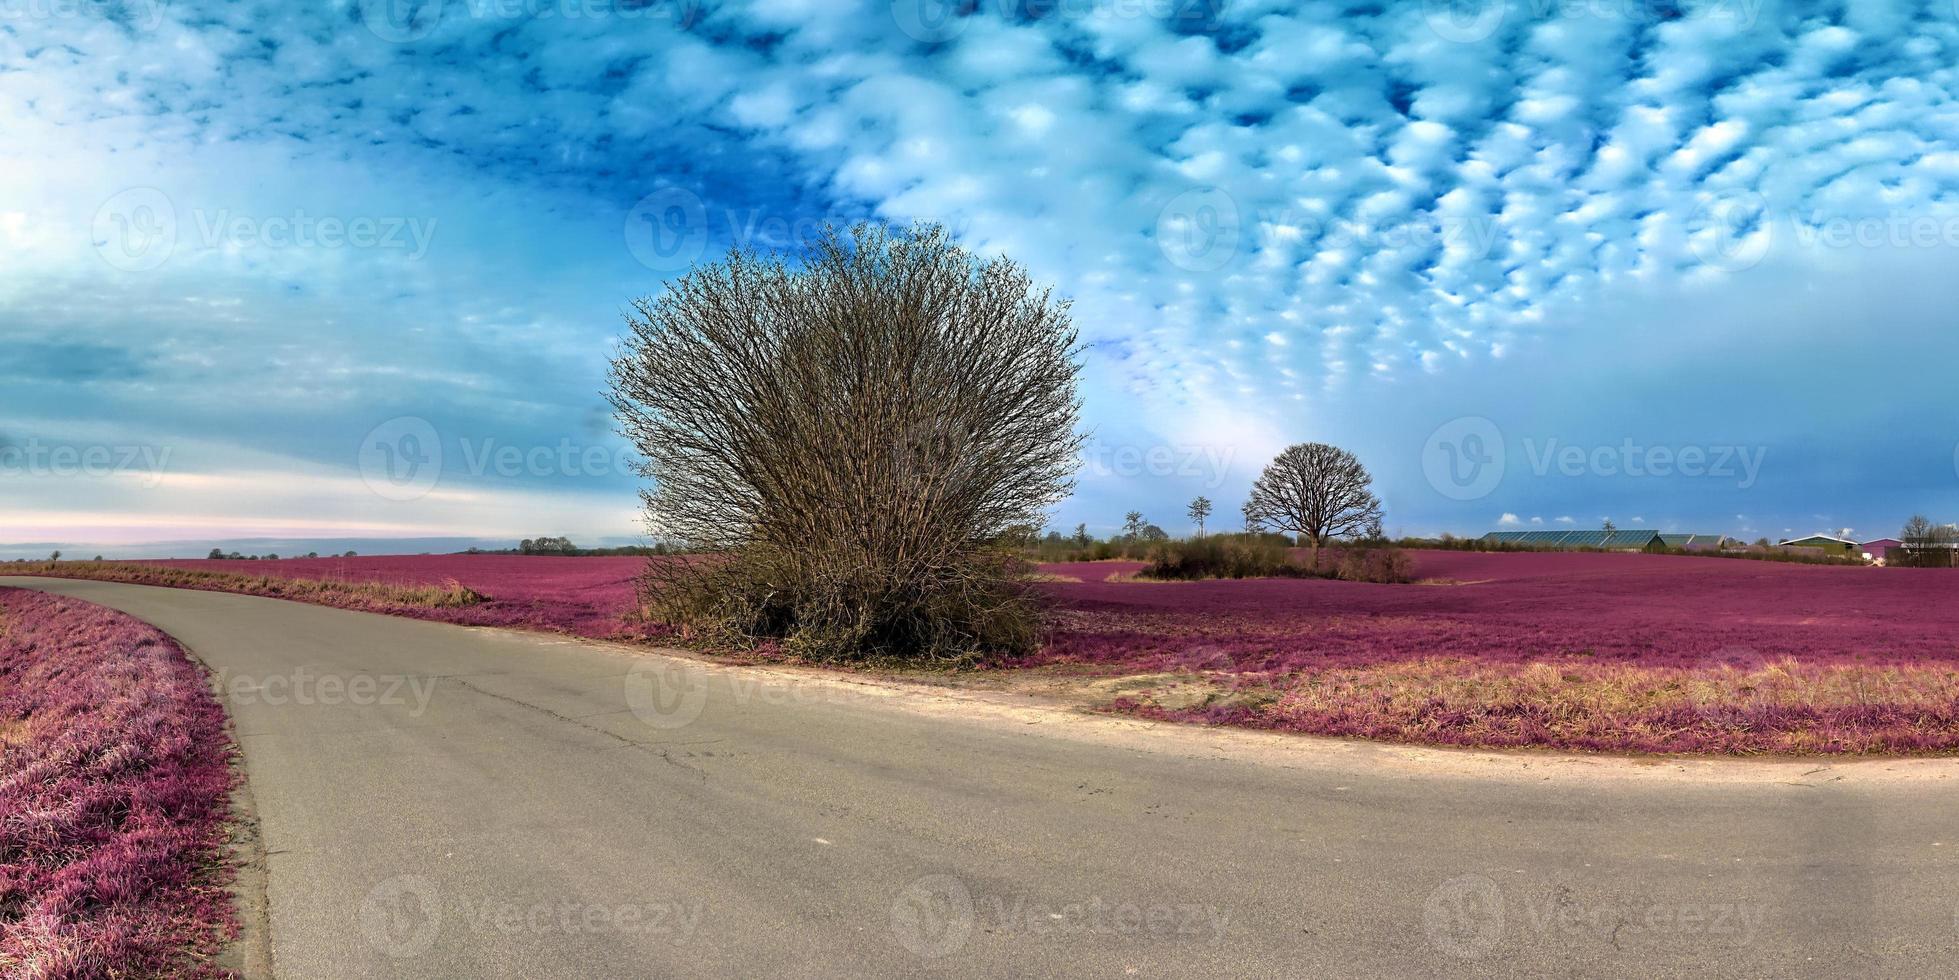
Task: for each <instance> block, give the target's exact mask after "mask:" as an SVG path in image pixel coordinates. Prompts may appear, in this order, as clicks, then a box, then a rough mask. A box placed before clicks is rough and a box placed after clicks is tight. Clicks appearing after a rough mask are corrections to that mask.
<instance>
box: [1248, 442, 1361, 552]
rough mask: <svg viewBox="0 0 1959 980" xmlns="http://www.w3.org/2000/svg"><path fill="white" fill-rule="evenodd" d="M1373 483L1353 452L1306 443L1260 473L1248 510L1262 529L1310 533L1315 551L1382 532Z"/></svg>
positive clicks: (1253, 485) (1302, 533) (1296, 447)
mask: <svg viewBox="0 0 1959 980" xmlns="http://www.w3.org/2000/svg"><path fill="white" fill-rule="evenodd" d="M1372 482H1373V478H1372V477H1370V476H1368V475H1367V468H1366V467H1363V466H1361V465H1360V460H1358V459H1355V458H1354V454H1353V453H1350V452H1348V451H1346V450H1344V449H1341V448H1339V447H1337V446H1329V445H1327V444H1326V443H1323V442H1307V443H1300V444H1299V445H1296V446H1290V447H1287V449H1286V451H1285V452H1282V453H1280V454H1279V456H1278V458H1277V459H1274V460H1273V461H1272V462H1271V464H1270V465H1268V466H1266V467H1265V472H1263V473H1261V474H1259V477H1258V480H1257V482H1255V483H1253V484H1252V495H1251V499H1250V500H1248V501H1246V502H1245V514H1246V517H1247V518H1248V520H1250V521H1251V522H1254V523H1256V524H1257V525H1258V526H1260V527H1268V528H1273V529H1276V530H1280V531H1285V532H1288V533H1290V534H1296V535H1300V536H1302V537H1305V538H1306V539H1308V540H1309V541H1311V542H1312V545H1313V548H1314V549H1315V550H1317V549H1319V548H1321V547H1323V546H1324V545H1325V544H1326V543H1327V542H1328V541H1330V540H1332V539H1334V538H1348V537H1372V536H1374V535H1377V534H1379V533H1380V531H1381V501H1380V498H1378V497H1376V496H1374V494H1373V492H1372V491H1370V490H1369V489H1368V485H1369V484H1370V483H1372Z"/></svg>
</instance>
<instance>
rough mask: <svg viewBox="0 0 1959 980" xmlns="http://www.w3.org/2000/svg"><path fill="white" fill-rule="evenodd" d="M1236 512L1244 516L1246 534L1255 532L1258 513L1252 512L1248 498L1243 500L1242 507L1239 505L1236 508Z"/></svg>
mask: <svg viewBox="0 0 1959 980" xmlns="http://www.w3.org/2000/svg"><path fill="white" fill-rule="evenodd" d="M1238 512H1239V514H1241V515H1243V517H1244V518H1245V533H1246V534H1255V533H1257V531H1258V514H1257V513H1255V512H1253V510H1252V502H1251V501H1249V500H1247V501H1245V505H1244V506H1243V507H1240V508H1239V509H1238Z"/></svg>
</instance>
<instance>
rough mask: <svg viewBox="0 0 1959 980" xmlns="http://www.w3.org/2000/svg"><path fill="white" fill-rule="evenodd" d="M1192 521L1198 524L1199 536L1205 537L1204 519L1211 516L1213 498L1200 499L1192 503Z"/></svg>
mask: <svg viewBox="0 0 1959 980" xmlns="http://www.w3.org/2000/svg"><path fill="white" fill-rule="evenodd" d="M1189 513H1190V519H1191V520H1193V521H1196V522H1197V536H1198V537H1200V538H1201V537H1203V536H1204V518H1206V517H1209V516H1211V498H1209V497H1198V498H1197V499H1196V500H1193V501H1191V502H1190V511H1189Z"/></svg>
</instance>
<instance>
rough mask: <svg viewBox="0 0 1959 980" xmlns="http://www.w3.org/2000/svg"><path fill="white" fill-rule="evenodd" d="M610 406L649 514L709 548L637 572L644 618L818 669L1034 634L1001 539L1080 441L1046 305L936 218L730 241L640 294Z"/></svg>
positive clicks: (999, 646) (1071, 386)
mask: <svg viewBox="0 0 1959 980" xmlns="http://www.w3.org/2000/svg"><path fill="white" fill-rule="evenodd" d="M635 311H636V312H635V314H634V315H631V316H629V317H628V320H629V323H630V325H631V328H632V333H631V336H630V337H628V338H627V340H626V342H625V347H624V350H623V352H622V353H621V354H620V356H619V357H618V358H617V359H616V360H615V361H614V362H613V365H612V374H611V381H612V395H611V400H612V403H613V405H614V407H615V408H616V409H617V411H618V417H619V419H620V421H621V423H622V424H623V426H624V431H625V434H626V435H627V436H628V437H629V438H630V439H632V441H633V443H634V444H635V445H636V446H637V447H638V448H639V451H640V453H641V454H642V455H643V456H644V457H645V459H646V463H645V465H644V466H643V467H642V470H641V472H642V473H643V474H644V475H645V476H648V477H650V478H652V480H653V481H654V485H653V487H652V489H650V490H647V491H643V492H642V497H643V498H644V500H645V503H646V513H647V520H648V524H649V527H650V528H651V529H652V531H653V532H654V533H655V534H657V535H661V536H663V537H667V538H670V539H678V540H680V541H683V542H685V543H687V544H688V545H690V546H692V547H695V548H698V549H702V550H707V551H711V552H717V553H718V554H713V555H709V556H706V557H702V558H696V559H693V560H687V561H676V562H669V563H665V564H660V565H656V566H654V570H653V571H652V572H651V573H650V574H649V577H648V596H647V598H648V600H649V604H650V605H651V606H652V607H653V609H654V610H655V612H656V614H658V615H661V616H663V617H664V618H667V619H668V620H670V621H672V622H674V623H675V624H676V625H678V626H680V627H682V628H683V629H685V630H689V631H693V632H695V633H697V634H699V635H701V636H703V637H705V638H708V639H711V640H716V641H723V642H733V643H751V642H754V641H757V640H766V639H783V640H786V641H788V643H789V645H790V647H791V648H792V649H793V650H794V651H795V652H797V653H800V654H802V655H805V656H810V657H814V658H822V659H835V658H857V657H866V656H902V657H929V658H948V657H958V656H963V655H969V654H972V653H976V652H981V651H1015V650H1025V649H1027V648H1029V647H1031V646H1032V645H1033V644H1034V643H1035V642H1036V641H1037V639H1038V635H1039V631H1038V615H1037V613H1038V610H1037V607H1036V605H1035V603H1036V599H1035V597H1034V595H1033V594H1032V593H1031V592H1030V591H1029V590H1028V589H1027V588H1026V587H1025V585H1024V584H1022V583H1020V582H1018V581H1016V578H1015V576H1014V574H1013V569H1012V568H1011V567H1010V561H1011V560H1010V559H1009V558H1008V557H1006V556H1005V555H1004V554H1003V553H1002V552H1001V550H1000V549H999V546H998V544H997V542H998V541H999V540H1000V539H1001V537H1002V535H1004V534H1006V533H1008V531H1009V530H1010V529H1011V528H1013V527H1015V526H1016V525H1021V524H1033V525H1035V526H1039V522H1040V519H1041V516H1042V514H1043V512H1044V511H1045V510H1046V509H1047V508H1048V507H1050V506H1052V505H1053V504H1054V503H1056V502H1058V501H1059V500H1061V499H1062V498H1063V497H1065V496H1066V495H1067V493H1068V491H1069V490H1070V489H1071V488H1072V486H1073V473H1074V469H1075V467H1076V465H1077V461H1078V455H1079V452H1080V448H1081V440H1080V437H1079V436H1077V435H1076V433H1075V425H1076V422H1077V420H1078V418H1079V414H1080V403H1079V401H1078V400H1077V398H1076V394H1075V391H1076V376H1077V374H1078V373H1079V371H1080V366H1079V364H1078V363H1077V358H1078V356H1079V353H1080V349H1079V346H1078V342H1077V336H1076V333H1075V330H1074V328H1073V327H1072V325H1071V323H1070V320H1069V316H1068V305H1067V303H1066V302H1065V301H1059V300H1055V299H1053V298H1052V297H1051V295H1050V293H1049V291H1047V290H1046V289H1039V288H1036V287H1035V286H1034V284H1033V283H1032V281H1031V280H1030V279H1029V277H1028V275H1027V273H1026V272H1025V271H1024V270H1023V269H1021V267H1020V266H1018V265H1016V264H1014V263H1013V262H1011V261H1008V260H1006V259H1004V258H1001V259H994V260H987V261H981V260H979V259H976V258H975V257H974V256H972V255H971V254H969V253H967V252H966V251H965V250H963V249H961V248H960V247H959V246H957V245H956V244H954V243H953V242H952V240H951V238H950V237H949V236H948V235H947V233H946V232H945V231H944V230H943V229H941V228H938V227H931V226H928V227H923V228H918V229H914V230H911V231H892V230H888V229H885V228H881V227H877V226H859V227H858V228H855V229H852V231H851V232H850V233H849V234H848V235H844V234H839V233H836V232H830V233H827V234H826V235H825V236H824V237H823V238H822V239H820V240H819V241H818V242H817V243H816V244H815V246H814V248H813V249H812V251H811V252H810V254H808V255H807V256H804V257H803V259H802V261H801V262H800V263H799V264H797V265H794V266H792V265H791V264H789V263H788V262H786V261H784V260H783V259H782V258H780V257H775V256H770V257H762V256H758V255H756V254H754V253H749V252H741V251H736V252H733V253H731V254H729V255H728V257H727V258H726V259H724V260H722V261H720V262H718V263H714V264H711V265H706V266H703V267H700V268H697V269H695V270H694V271H692V272H691V273H689V274H688V275H686V276H685V277H683V278H681V279H679V280H678V281H676V282H674V283H672V284H670V286H669V288H668V290H667V292H666V293H664V294H663V295H661V296H660V297H658V298H657V299H647V300H641V301H639V302H638V303H636V304H635Z"/></svg>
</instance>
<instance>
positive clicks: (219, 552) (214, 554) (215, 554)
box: [204, 548, 224, 561]
mask: <svg viewBox="0 0 1959 980" xmlns="http://www.w3.org/2000/svg"><path fill="white" fill-rule="evenodd" d="M223 558H224V549H223V548H212V549H211V553H210V554H208V555H205V556H204V560H205V561H221V560H223Z"/></svg>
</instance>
